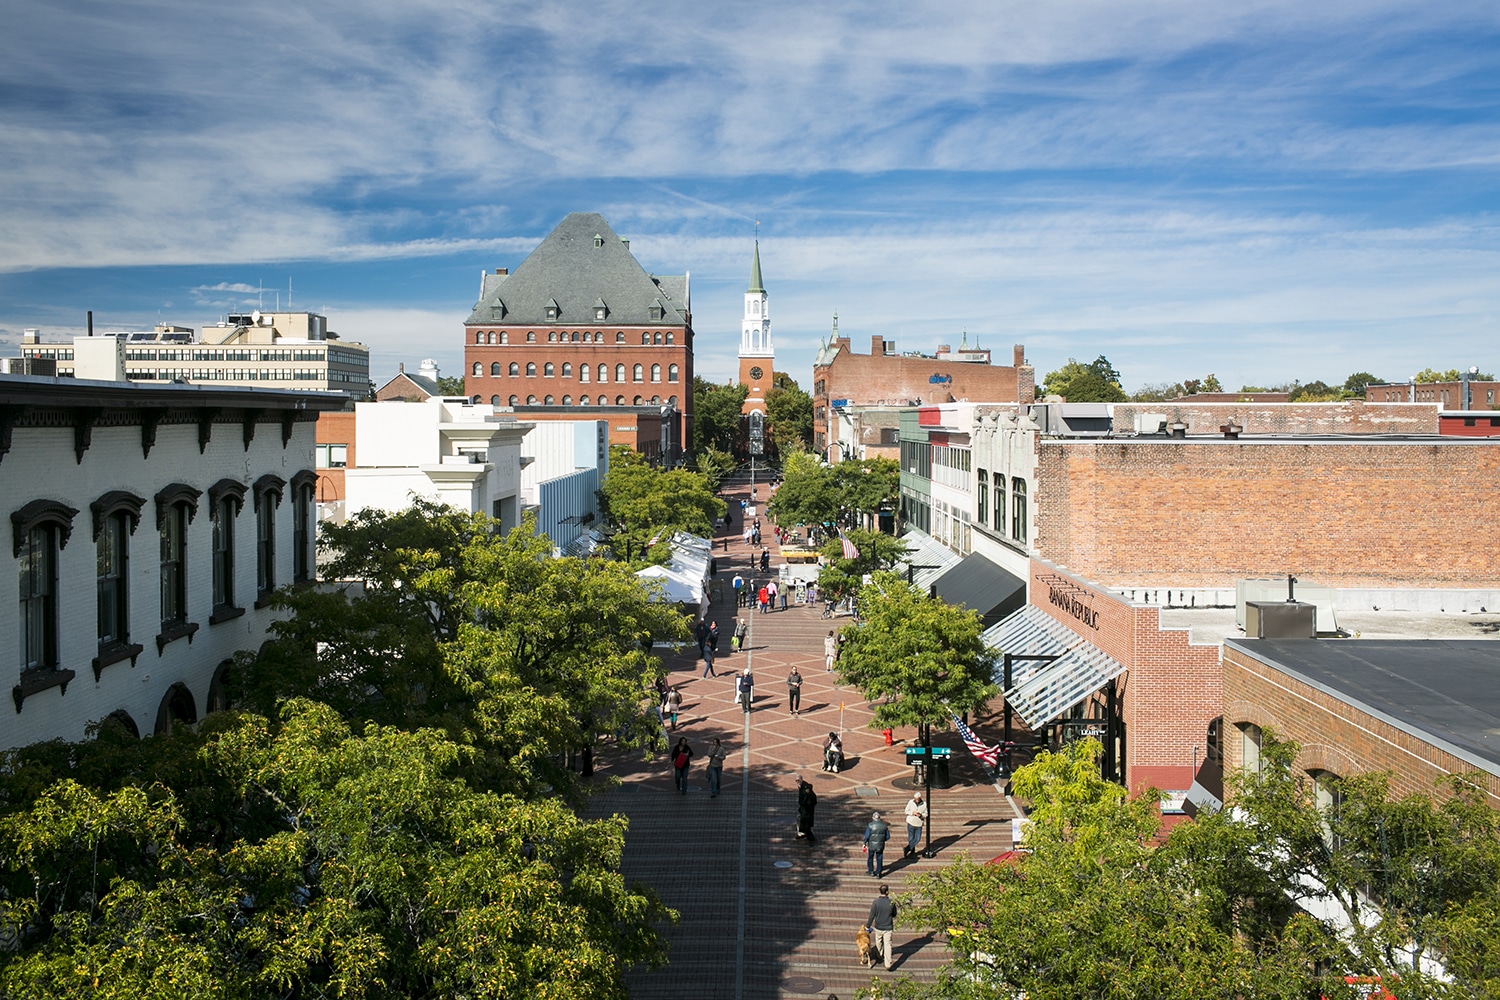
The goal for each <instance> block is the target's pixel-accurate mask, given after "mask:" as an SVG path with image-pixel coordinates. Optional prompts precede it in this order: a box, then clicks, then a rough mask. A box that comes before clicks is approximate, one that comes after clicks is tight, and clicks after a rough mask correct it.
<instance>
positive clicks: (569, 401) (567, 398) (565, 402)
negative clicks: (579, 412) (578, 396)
mask: <svg viewBox="0 0 1500 1000" xmlns="http://www.w3.org/2000/svg"><path fill="white" fill-rule="evenodd" d="M562 405H564V406H572V405H573V397H572V396H564V397H563V404H562Z"/></svg>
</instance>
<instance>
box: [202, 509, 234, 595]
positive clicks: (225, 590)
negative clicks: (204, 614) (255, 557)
mask: <svg viewBox="0 0 1500 1000" xmlns="http://www.w3.org/2000/svg"><path fill="white" fill-rule="evenodd" d="M239 506H240V500H239V498H238V497H233V496H226V497H220V498H219V499H218V501H217V502H216V503H215V504H214V505H213V507H212V508H210V509H209V516H210V517H212V518H213V522H214V611H215V612H217V611H219V609H221V608H223V609H229V608H233V607H234V519H235V516H236V515H237V514H238V513H239Z"/></svg>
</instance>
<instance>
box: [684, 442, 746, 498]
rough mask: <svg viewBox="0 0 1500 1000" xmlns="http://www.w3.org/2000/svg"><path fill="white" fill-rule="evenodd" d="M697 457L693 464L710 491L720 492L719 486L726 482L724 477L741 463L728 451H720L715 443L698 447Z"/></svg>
mask: <svg viewBox="0 0 1500 1000" xmlns="http://www.w3.org/2000/svg"><path fill="white" fill-rule="evenodd" d="M697 452H698V454H697V457H696V458H694V459H693V465H694V467H695V468H696V469H697V470H698V474H699V475H701V476H702V477H703V481H704V482H705V483H707V484H708V489H709V492H711V493H718V492H719V487H720V486H722V485H723V483H724V477H725V476H727V475H729V474H730V473H731V472H733V471H734V467H735V466H736V465H737V464H739V463H737V462H736V461H735V459H734V456H733V455H731V454H730V453H729V452H727V451H720V450H719V449H717V448H715V447H714V446H713V445H708V446H706V447H703V448H699V449H697Z"/></svg>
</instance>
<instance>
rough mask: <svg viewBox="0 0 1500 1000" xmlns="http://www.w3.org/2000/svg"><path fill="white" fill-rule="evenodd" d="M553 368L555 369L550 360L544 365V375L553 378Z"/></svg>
mask: <svg viewBox="0 0 1500 1000" xmlns="http://www.w3.org/2000/svg"><path fill="white" fill-rule="evenodd" d="M553 370H554V369H553V367H552V362H550V361H548V362H547V363H546V364H544V365H542V377H543V378H551V377H552V372H553Z"/></svg>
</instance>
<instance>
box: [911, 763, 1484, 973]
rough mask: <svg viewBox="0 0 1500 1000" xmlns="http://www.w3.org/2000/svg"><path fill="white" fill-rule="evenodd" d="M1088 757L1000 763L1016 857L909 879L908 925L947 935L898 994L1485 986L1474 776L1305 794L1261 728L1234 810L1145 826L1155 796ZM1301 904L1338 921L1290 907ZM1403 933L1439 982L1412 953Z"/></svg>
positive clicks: (1353, 785) (1369, 782)
mask: <svg viewBox="0 0 1500 1000" xmlns="http://www.w3.org/2000/svg"><path fill="white" fill-rule="evenodd" d="M1099 750H1100V748H1099V745H1098V744H1097V743H1095V742H1093V741H1081V742H1078V743H1075V744H1071V745H1069V746H1068V747H1066V748H1064V750H1063V751H1062V752H1061V753H1057V754H1049V753H1043V754H1041V755H1039V756H1038V758H1037V760H1036V761H1035V762H1034V763H1032V764H1030V765H1027V766H1026V767H1023V768H1020V769H1019V770H1017V772H1016V774H1015V778H1014V784H1013V789H1014V792H1015V794H1016V795H1017V796H1020V797H1022V798H1026V799H1030V800H1031V804H1032V807H1033V811H1032V814H1031V820H1032V823H1031V825H1030V826H1029V827H1028V831H1027V837H1026V843H1027V846H1028V848H1029V853H1027V854H1026V855H1024V856H1023V857H1021V858H1020V859H1019V860H1018V861H1017V862H1016V863H1013V864H1003V865H978V864H974V863H972V862H970V861H968V860H967V859H963V860H960V861H959V862H958V863H956V864H954V865H952V866H950V867H948V868H945V869H939V870H937V871H934V872H932V873H928V874H924V875H921V876H918V878H917V879H915V880H914V881H913V882H911V883H909V885H910V886H911V888H912V893H911V898H910V900H909V903H910V904H911V905H909V906H908V908H907V909H906V916H907V919H908V921H910V922H912V923H914V924H916V925H917V926H921V927H931V928H935V929H942V930H946V931H947V933H948V935H949V937H950V941H951V942H952V945H951V947H952V957H953V965H954V967H953V969H952V970H950V972H949V973H948V974H947V975H946V976H945V977H944V985H943V986H940V987H938V988H933V987H927V986H923V985H918V984H914V983H908V984H905V985H904V986H903V987H902V990H903V991H902V992H900V993H899V994H896V995H900V996H905V997H910V998H913V1000H916V998H932V1000H935V998H936V997H939V996H942V997H964V998H970V1000H980V998H984V1000H992V998H993V1000H1000V998H1007V1000H1009V998H1013V997H1015V996H1019V995H1025V996H1027V997H1029V998H1033V1000H1075V998H1119V1000H1127V998H1134V997H1141V996H1149V997H1160V998H1169V997H1170V998H1179V997H1180V998H1189V997H1219V998H1225V1000H1231V998H1233V1000H1240V998H1272V1000H1293V998H1301V997H1317V996H1324V997H1328V998H1330V1000H1332V998H1349V997H1352V996H1354V995H1355V990H1354V989H1353V988H1352V987H1351V986H1350V985H1349V984H1347V983H1346V982H1345V981H1344V976H1345V975H1346V974H1350V975H1356V976H1379V977H1381V979H1382V981H1384V982H1386V983H1389V984H1396V983H1399V985H1398V986H1396V985H1393V989H1395V991H1396V993H1397V995H1399V996H1401V997H1402V998H1403V1000H1408V998H1413V997H1455V998H1457V997H1465V998H1469V997H1480V996H1492V995H1495V993H1494V984H1495V971H1496V963H1495V959H1494V953H1495V948H1494V946H1493V942H1494V941H1495V940H1500V924H1497V922H1496V921H1497V917H1496V912H1495V911H1496V904H1495V901H1496V899H1500V893H1497V888H1500V841H1497V839H1496V833H1497V818H1496V816H1495V814H1494V813H1493V812H1492V811H1491V810H1489V809H1488V808H1487V807H1486V806H1485V804H1484V802H1483V796H1482V795H1481V794H1480V793H1479V792H1477V790H1476V789H1475V788H1474V786H1472V785H1466V784H1465V783H1464V782H1463V781H1457V782H1455V783H1454V785H1453V786H1452V789H1451V791H1452V792H1454V795H1453V796H1452V797H1451V798H1448V799H1445V800H1444V801H1443V802H1442V803H1441V804H1434V803H1432V802H1431V801H1429V800H1427V799H1425V798H1422V797H1418V796H1409V797H1406V798H1403V799H1399V800H1392V799H1391V798H1390V797H1389V794H1388V793H1389V789H1388V787H1387V785H1386V780H1385V778H1384V777H1382V776H1362V777H1360V778H1358V779H1355V780H1351V781H1341V782H1338V785H1337V788H1336V789H1335V790H1336V791H1337V793H1338V795H1337V797H1335V798H1334V799H1333V801H1334V802H1336V803H1337V804H1336V805H1335V806H1333V807H1332V808H1329V807H1328V806H1327V805H1326V802H1327V801H1328V800H1327V799H1326V798H1325V800H1324V801H1325V805H1323V806H1322V807H1320V806H1319V803H1318V801H1317V799H1316V797H1315V795H1314V791H1313V785H1312V783H1311V781H1310V779H1308V778H1307V776H1306V775H1304V774H1301V773H1300V772H1298V771H1297V770H1296V769H1295V768H1294V767H1293V764H1294V761H1295V759H1296V755H1297V748H1296V746H1295V745H1293V744H1284V743H1277V742H1276V741H1275V740H1274V739H1267V741H1266V743H1265V745H1264V748H1263V757H1262V761H1263V765H1264V766H1263V768H1262V770H1261V772H1260V773H1259V774H1258V775H1255V776H1251V777H1248V778H1246V779H1244V780H1242V781H1239V782H1238V783H1234V782H1231V784H1232V785H1233V786H1234V789H1235V790H1234V795H1233V803H1232V804H1233V806H1234V807H1235V808H1234V810H1232V811H1225V812H1221V813H1217V814H1214V815H1202V816H1200V818H1199V820H1198V821H1196V822H1190V823H1183V824H1180V825H1178V826H1176V827H1174V828H1172V830H1171V831H1170V833H1167V834H1166V835H1163V831H1162V829H1161V819H1160V816H1159V815H1158V813H1157V809H1156V801H1155V797H1154V795H1153V794H1151V793H1150V790H1147V791H1146V792H1145V793H1144V794H1142V795H1140V796H1138V797H1135V798H1132V797H1130V796H1128V795H1127V794H1126V793H1125V790H1124V789H1122V788H1119V787H1117V786H1114V785H1112V784H1110V783H1108V782H1105V781H1103V780H1102V779H1100V777H1099V772H1098V765H1097V756H1098V753H1099ZM1314 900H1316V902H1318V903H1320V904H1321V905H1322V907H1323V909H1322V910H1321V911H1319V912H1327V911H1329V910H1331V911H1332V912H1334V913H1337V914H1340V915H1342V916H1343V917H1344V918H1345V919H1344V920H1340V919H1337V918H1335V919H1329V920H1324V919H1321V918H1319V917H1316V916H1314V915H1313V913H1312V912H1309V910H1307V909H1305V908H1303V907H1301V906H1299V905H1298V903H1299V901H1314ZM1346 921H1350V922H1346ZM1346 927H1347V928H1349V929H1345V928H1346ZM1485 938H1487V939H1488V941H1489V942H1490V943H1489V944H1488V945H1481V944H1479V942H1480V941H1481V940H1482V939H1485ZM1414 942H1415V943H1417V944H1418V946H1427V947H1428V948H1429V950H1430V951H1431V953H1432V954H1434V955H1439V956H1440V957H1441V958H1442V960H1443V961H1444V962H1445V964H1446V966H1447V969H1448V972H1449V973H1450V975H1452V976H1453V980H1454V981H1453V982H1452V983H1451V984H1448V983H1442V982H1437V981H1435V980H1434V979H1433V978H1432V977H1430V976H1427V975H1424V974H1423V973H1422V972H1420V971H1419V970H1417V969H1416V968H1415V967H1414V966H1413V963H1412V961H1411V951H1410V947H1411V945H1412V944H1413V943H1414ZM944 990H946V991H944Z"/></svg>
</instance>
